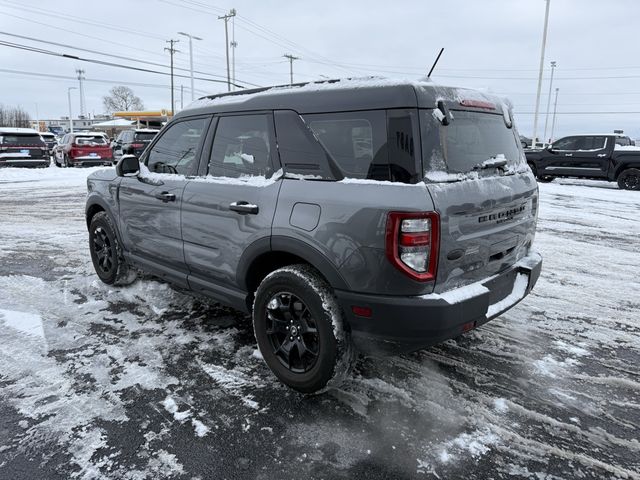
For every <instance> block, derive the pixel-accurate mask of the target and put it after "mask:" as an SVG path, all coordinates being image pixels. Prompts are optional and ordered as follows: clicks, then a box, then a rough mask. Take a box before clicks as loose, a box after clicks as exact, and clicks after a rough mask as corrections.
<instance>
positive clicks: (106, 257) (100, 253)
mask: <svg viewBox="0 0 640 480" xmlns="http://www.w3.org/2000/svg"><path fill="white" fill-rule="evenodd" d="M91 248H92V249H93V252H94V254H95V256H96V258H97V265H96V267H97V268H98V269H99V270H100V272H101V273H102V274H103V275H105V276H109V275H110V274H111V273H112V272H113V267H114V266H115V256H116V251H115V246H114V245H112V243H111V240H109V237H108V236H107V232H105V231H104V229H103V228H102V227H97V228H96V229H95V231H94V232H93V241H92V242H91Z"/></svg>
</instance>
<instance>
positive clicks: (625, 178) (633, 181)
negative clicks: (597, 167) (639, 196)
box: [618, 168, 640, 190]
mask: <svg viewBox="0 0 640 480" xmlns="http://www.w3.org/2000/svg"><path fill="white" fill-rule="evenodd" d="M618 187H619V188H622V189H624V190H640V170H638V169H637V168H627V169H626V170H623V171H622V172H620V175H618Z"/></svg>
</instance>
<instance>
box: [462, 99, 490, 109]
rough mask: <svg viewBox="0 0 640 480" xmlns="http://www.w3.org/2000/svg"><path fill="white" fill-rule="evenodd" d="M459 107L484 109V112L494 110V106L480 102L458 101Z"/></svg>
mask: <svg viewBox="0 0 640 480" xmlns="http://www.w3.org/2000/svg"><path fill="white" fill-rule="evenodd" d="M460 105H462V106H463V107H472V108H484V109H486V110H495V109H496V106H495V104H493V103H491V102H483V101H481V100H460Z"/></svg>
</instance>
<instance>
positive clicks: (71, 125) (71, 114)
mask: <svg viewBox="0 0 640 480" xmlns="http://www.w3.org/2000/svg"><path fill="white" fill-rule="evenodd" d="M77 89H78V87H67V100H68V101H69V125H70V126H69V131H70V132H71V133H73V113H71V90H77Z"/></svg>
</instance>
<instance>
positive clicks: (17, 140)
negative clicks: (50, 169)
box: [0, 134, 43, 146]
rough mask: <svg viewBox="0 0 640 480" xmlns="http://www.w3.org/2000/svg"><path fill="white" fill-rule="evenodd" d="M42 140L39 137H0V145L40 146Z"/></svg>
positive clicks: (35, 135) (13, 135)
mask: <svg viewBox="0 0 640 480" xmlns="http://www.w3.org/2000/svg"><path fill="white" fill-rule="evenodd" d="M42 143H43V142H42V139H41V138H40V135H37V134H33V135H29V134H27V135H15V134H8V135H0V144H2V145H17V146H41V145H42Z"/></svg>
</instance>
